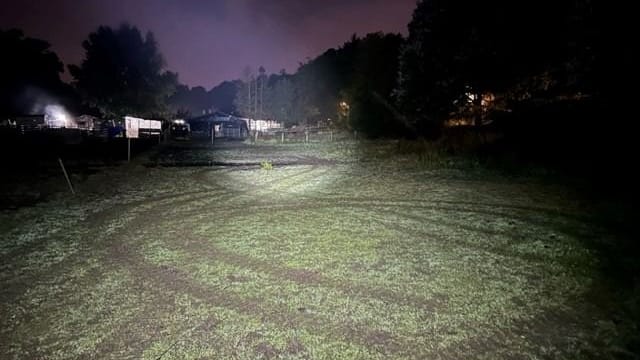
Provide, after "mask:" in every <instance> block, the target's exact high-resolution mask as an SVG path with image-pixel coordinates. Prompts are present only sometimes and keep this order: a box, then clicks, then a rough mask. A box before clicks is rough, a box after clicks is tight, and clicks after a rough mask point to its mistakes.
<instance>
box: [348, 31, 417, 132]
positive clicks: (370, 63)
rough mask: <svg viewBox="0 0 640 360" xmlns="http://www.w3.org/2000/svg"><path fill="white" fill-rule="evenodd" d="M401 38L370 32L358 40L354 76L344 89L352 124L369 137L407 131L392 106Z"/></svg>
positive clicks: (394, 35)
mask: <svg viewBox="0 0 640 360" xmlns="http://www.w3.org/2000/svg"><path fill="white" fill-rule="evenodd" d="M401 44H402V37H401V36H400V35H396V34H382V33H374V34H368V35H366V36H365V37H364V38H362V39H360V40H359V41H358V43H357V51H356V55H355V59H354V66H353V75H352V77H351V81H350V82H349V86H348V87H347V88H346V90H345V91H344V92H343V93H344V94H345V97H346V98H345V99H344V100H343V101H345V105H343V106H348V107H349V121H350V125H351V126H352V127H353V128H355V129H358V130H361V131H362V132H363V133H365V134H368V135H369V136H374V137H379V136H397V135H399V134H403V133H406V132H407V131H408V129H407V126H406V124H404V123H403V122H402V121H398V120H399V118H398V117H397V116H396V114H395V113H394V110H393V109H392V108H391V104H392V103H393V99H392V91H393V89H394V88H395V85H396V76H397V73H398V52H399V49H400V45H401Z"/></svg>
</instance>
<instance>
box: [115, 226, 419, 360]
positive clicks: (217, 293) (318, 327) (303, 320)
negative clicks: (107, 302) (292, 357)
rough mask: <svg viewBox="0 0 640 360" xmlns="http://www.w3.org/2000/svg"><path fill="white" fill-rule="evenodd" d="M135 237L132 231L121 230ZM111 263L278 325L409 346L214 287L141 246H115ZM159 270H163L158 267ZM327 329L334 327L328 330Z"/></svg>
mask: <svg viewBox="0 0 640 360" xmlns="http://www.w3.org/2000/svg"><path fill="white" fill-rule="evenodd" d="M121 236H124V237H129V238H131V237H133V234H129V236H127V234H124V233H123V234H121ZM112 258H113V259H114V260H113V261H114V262H113V264H112V265H119V266H121V267H124V268H126V269H127V270H128V271H129V272H130V273H131V274H132V276H134V277H136V278H139V280H140V281H143V282H144V281H148V282H152V283H153V284H155V285H154V287H155V288H157V289H163V290H162V291H161V292H162V293H165V292H167V293H176V294H188V295H189V296H192V297H194V298H196V299H198V300H199V301H202V302H203V303H206V304H209V305H211V306H214V307H224V308H227V309H231V310H233V311H236V312H238V313H240V314H244V315H247V316H250V317H252V318H258V319H262V321H264V322H268V323H271V324H274V325H276V326H277V327H278V328H280V329H287V328H301V329H306V330H308V331H309V332H310V333H316V334H322V336H323V337H327V338H330V339H333V340H337V341H345V339H349V340H348V341H349V342H352V343H355V344H357V345H359V346H362V347H364V348H379V350H381V351H384V352H386V353H388V354H391V353H393V352H396V351H400V350H401V349H403V348H406V345H402V343H401V340H400V339H396V338H395V337H394V336H393V335H392V334H390V333H386V332H385V331H381V330H370V329H368V328H366V327H365V326H363V325H359V324H356V323H350V322H336V321H334V320H333V319H327V318H324V317H319V316H317V315H314V314H310V313H301V312H299V311H298V312H292V311H291V310H290V309H289V308H288V307H286V306H283V305H269V306H266V305H265V304H264V302H263V301H262V300H261V299H256V298H245V297H240V296H237V295H234V294H230V293H228V292H224V289H219V288H212V287H210V286H205V285H202V284H200V283H199V282H197V281H195V280H194V279H193V278H192V277H191V276H190V275H189V274H188V273H185V272H184V271H182V270H181V269H177V268H175V267H158V266H154V265H151V264H149V263H148V262H147V261H146V260H145V259H144V258H143V257H141V256H140V255H139V254H138V250H136V249H133V248H132V247H129V246H123V245H122V244H121V245H120V246H117V245H116V246H114V247H113V248H112ZM159 270H160V271H159ZM325 329H331V331H327V330H325Z"/></svg>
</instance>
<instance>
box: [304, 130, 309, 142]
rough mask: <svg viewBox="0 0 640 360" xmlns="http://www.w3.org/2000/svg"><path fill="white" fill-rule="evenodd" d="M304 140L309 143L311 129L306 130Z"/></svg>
mask: <svg viewBox="0 0 640 360" xmlns="http://www.w3.org/2000/svg"><path fill="white" fill-rule="evenodd" d="M304 142H305V143H308V142H309V130H306V129H305V130H304Z"/></svg>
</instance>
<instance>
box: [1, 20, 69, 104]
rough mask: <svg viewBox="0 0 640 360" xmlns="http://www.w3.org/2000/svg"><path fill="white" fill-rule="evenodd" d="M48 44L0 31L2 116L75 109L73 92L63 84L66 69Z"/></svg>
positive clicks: (14, 33) (10, 32)
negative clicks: (52, 105) (58, 107)
mask: <svg viewBox="0 0 640 360" xmlns="http://www.w3.org/2000/svg"><path fill="white" fill-rule="evenodd" d="M50 47H51V46H50V44H49V43H47V42H46V41H44V40H40V39H34V38H29V37H26V36H25V35H24V34H23V32H22V31H20V30H17V29H12V30H6V31H5V30H1V29H0V48H1V49H2V51H3V56H2V57H1V59H0V79H2V80H1V81H0V114H3V115H5V114H31V113H42V111H43V110H44V106H46V105H48V104H50V103H52V102H56V103H61V104H62V105H65V106H66V107H67V108H69V107H73V106H74V100H75V96H74V93H73V89H71V88H70V87H69V86H68V85H66V84H64V83H63V82H62V81H61V80H60V74H61V73H62V72H63V70H64V67H63V64H62V62H61V61H60V59H59V58H58V56H57V55H56V54H55V53H54V52H52V51H51V49H50Z"/></svg>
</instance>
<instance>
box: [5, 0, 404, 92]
mask: <svg viewBox="0 0 640 360" xmlns="http://www.w3.org/2000/svg"><path fill="white" fill-rule="evenodd" d="M415 3H416V0H209V1H206V0H47V1H38V0H15V1H13V0H2V4H1V5H0V27H2V28H5V29H7V28H12V27H17V28H21V29H23V30H24V31H25V33H26V35H27V36H30V37H36V38H41V39H44V40H47V41H49V42H50V43H51V44H52V48H53V50H54V51H55V52H56V53H57V54H58V56H60V58H61V59H62V61H63V62H65V63H66V64H68V63H79V62H80V61H81V59H82V57H83V55H84V54H83V49H82V47H81V43H82V41H83V40H84V39H85V38H86V37H87V35H88V34H89V32H91V31H93V30H95V29H96V28H97V27H98V26H99V25H109V26H114V27H115V26H117V25H119V24H120V23H122V22H124V21H126V22H129V23H131V24H132V25H136V26H138V27H139V28H140V29H141V30H143V31H148V30H150V31H152V32H153V33H154V34H155V36H156V40H157V41H158V43H159V46H160V49H161V51H162V53H163V55H164V57H165V59H166V61H167V68H168V69H169V70H172V71H177V72H178V73H179V74H180V80H181V81H182V82H183V83H186V84H188V85H191V86H196V85H202V86H204V87H206V88H210V87H212V86H214V85H217V84H218V83H219V82H221V81H223V80H231V79H236V78H239V77H240V75H241V72H242V69H243V68H244V67H246V66H247V65H249V66H252V67H257V66H259V65H263V66H264V67H265V68H266V69H267V71H268V72H278V71H279V70H280V69H283V68H284V69H286V70H287V71H289V72H293V71H295V70H296V68H297V66H298V63H300V62H302V61H304V60H305V59H306V58H313V57H315V56H317V55H319V54H321V53H322V52H323V51H324V50H326V49H328V48H331V47H337V46H340V45H341V44H342V43H344V42H345V41H347V40H348V39H349V38H350V36H351V35H352V34H353V33H357V34H359V35H363V34H366V33H368V32H374V31H385V32H396V33H398V32H399V33H403V34H406V27H407V24H408V23H409V21H410V19H411V14H412V11H413V9H414V7H415ZM64 78H65V79H68V76H67V75H65V77H64Z"/></svg>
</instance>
